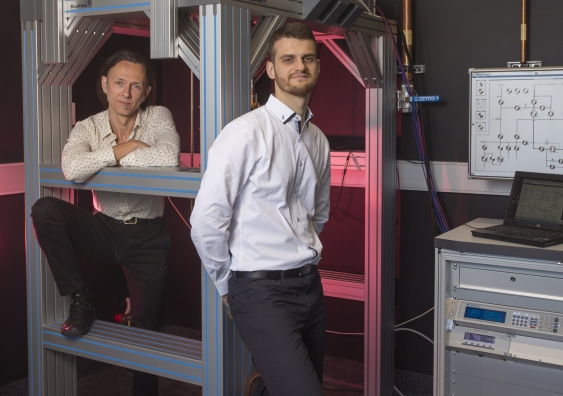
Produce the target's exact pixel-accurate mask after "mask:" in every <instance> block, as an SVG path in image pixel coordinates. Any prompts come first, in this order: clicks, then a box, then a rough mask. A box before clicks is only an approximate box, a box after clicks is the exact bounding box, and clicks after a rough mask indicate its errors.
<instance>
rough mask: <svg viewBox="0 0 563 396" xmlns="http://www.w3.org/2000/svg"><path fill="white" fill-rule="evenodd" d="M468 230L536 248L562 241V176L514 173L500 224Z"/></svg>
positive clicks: (474, 233) (485, 236)
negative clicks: (506, 207)
mask: <svg viewBox="0 0 563 396" xmlns="http://www.w3.org/2000/svg"><path fill="white" fill-rule="evenodd" d="M471 233H472V234H473V236H476V237H480V238H489V239H497V240H500V241H507V242H513V243H520V244H524V245H531V246H538V247H547V246H552V245H556V244H558V243H563V175H555V174H547V173H532V172H516V173H515V174H514V181H513V182H512V190H511V192H510V202H509V204H508V210H507V211H506V216H505V217H504V222H503V224H501V225H496V226H492V227H487V228H478V229H475V230H472V231H471Z"/></svg>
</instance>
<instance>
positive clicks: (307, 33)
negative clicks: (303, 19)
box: [268, 22, 317, 62]
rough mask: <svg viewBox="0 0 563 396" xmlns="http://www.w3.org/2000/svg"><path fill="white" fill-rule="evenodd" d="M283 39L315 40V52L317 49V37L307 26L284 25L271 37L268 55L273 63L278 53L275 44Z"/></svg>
mask: <svg viewBox="0 0 563 396" xmlns="http://www.w3.org/2000/svg"><path fill="white" fill-rule="evenodd" d="M282 38H294V39H298V40H313V42H314V43H315V52H316V48H317V42H316V40H315V36H314V35H313V32H312V31H311V29H309V28H308V27H307V26H305V25H303V24H302V23H298V22H293V23H288V24H286V25H283V26H282V27H280V28H279V29H278V30H276V31H275V32H274V34H272V37H270V42H269V44H268V54H269V56H270V61H271V62H273V61H274V58H275V56H276V52H275V51H274V44H275V43H276V42H277V41H278V40H281V39H282Z"/></svg>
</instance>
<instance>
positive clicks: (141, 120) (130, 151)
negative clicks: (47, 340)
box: [31, 51, 180, 395]
mask: <svg viewBox="0 0 563 396" xmlns="http://www.w3.org/2000/svg"><path fill="white" fill-rule="evenodd" d="M98 84H99V85H98V96H99V97H100V99H101V100H102V103H104V105H105V106H107V110H105V111H103V112H101V113H99V114H96V115H93V116H91V117H88V118H87V119H85V120H83V121H80V122H78V123H76V126H75V127H74V129H73V130H72V132H71V133H70V137H69V139H68V142H67V144H66V145H65V147H64V149H63V158H62V169H63V172H64V175H65V177H66V178H67V179H68V180H72V181H75V182H82V181H84V180H86V179H87V178H89V177H90V176H92V175H94V174H95V173H96V172H98V171H99V170H101V169H102V168H104V167H107V166H116V165H121V166H124V167H125V166H177V165H178V158H179V153H180V139H179V136H178V134H177V132H176V128H175V126H174V121H173V119H172V115H171V114H170V112H169V111H168V110H167V109H166V108H164V107H158V106H153V104H154V99H155V80H154V73H153V71H152V67H151V64H150V63H149V62H148V61H147V60H146V59H145V57H144V56H142V55H141V54H138V53H135V52H131V51H120V52H118V53H116V54H114V55H113V56H112V57H110V58H109V59H107V60H106V62H105V63H104V64H103V66H102V70H101V72H100V78H99V80H98ZM92 193H93V196H94V209H95V214H92V213H90V212H88V211H86V210H84V209H82V208H80V207H78V206H75V205H72V204H70V203H68V202H65V201H62V200H59V199H56V198H52V197H45V198H41V199H39V200H38V201H37V202H36V203H35V204H34V205H33V208H32V212H31V217H32V218H33V225H34V228H35V233H36V237H37V241H38V242H39V245H40V246H41V249H42V250H43V252H44V253H45V256H46V257H47V261H48V263H49V266H50V267H51V271H52V273H53V277H54V279H55V282H56V284H57V287H58V289H59V292H60V294H61V295H63V296H67V295H70V296H72V303H71V306H70V310H69V313H68V317H67V319H66V321H65V322H64V324H63V326H62V328H61V333H62V334H63V335H65V336H69V335H81V334H85V333H86V332H88V330H89V329H90V326H91V325H92V322H94V320H95V317H96V315H95V310H94V304H93V302H94V301H93V294H92V290H91V289H90V287H89V286H88V285H87V284H86V283H85V281H84V279H83V277H82V274H81V272H80V269H79V267H78V266H77V263H76V258H75V253H74V252H75V250H76V251H78V252H80V253H81V254H82V255H84V256H85V257H86V258H88V259H90V260H92V261H95V262H110V263H118V264H120V265H121V266H122V267H123V270H124V272H125V275H126V278H127V286H128V289H129V294H130V299H131V314H132V323H131V324H132V325H133V326H135V327H140V328H143V329H149V330H158V328H159V326H160V318H161V316H162V315H161V314H162V305H163V300H164V282H165V277H166V271H167V264H166V258H167V255H168V250H169V248H170V237H169V235H168V232H167V231H166V228H165V225H164V219H163V218H162V215H163V213H164V197H161V196H154V195H141V194H127V193H117V192H105V191H93V192H92ZM133 387H134V392H133V393H134V394H135V395H155V394H158V382H157V377H156V376H152V375H148V374H144V373H139V372H135V380H134V385H133Z"/></svg>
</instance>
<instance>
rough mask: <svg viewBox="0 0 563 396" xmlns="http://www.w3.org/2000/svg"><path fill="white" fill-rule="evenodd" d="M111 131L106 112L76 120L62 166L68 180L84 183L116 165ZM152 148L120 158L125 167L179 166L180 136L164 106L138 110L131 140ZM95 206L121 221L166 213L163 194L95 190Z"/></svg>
mask: <svg viewBox="0 0 563 396" xmlns="http://www.w3.org/2000/svg"><path fill="white" fill-rule="evenodd" d="M116 139H117V137H116V136H115V134H114V133H113V132H112V129H111V126H110V123H109V116H108V112H107V110H106V111H103V112H101V113H98V114H96V115H93V116H91V117H88V118H87V119H85V120H84V121H79V122H77V123H76V125H75V127H74V129H73V130H72V131H71V133H70V137H69V139H68V142H67V144H66V145H65V147H64V149H63V155H62V169H63V173H64V175H65V177H66V179H67V180H72V181H74V182H78V183H80V182H83V181H84V180H86V179H87V178H89V177H90V176H92V175H93V174H94V173H96V172H98V171H99V170H101V169H102V168H104V167H107V166H115V165H117V161H116V159H115V155H114V153H113V148H112V147H113V146H115V145H116V144H117V142H116ZM131 139H135V140H140V141H141V142H143V143H146V144H147V145H149V146H150V147H148V148H142V149H137V150H134V151H132V152H131V153H129V154H127V155H126V156H125V157H123V158H122V159H121V161H120V164H121V165H122V166H178V159H179V155H180V137H179V136H178V133H177V132H176V127H175V125H174V120H173V119H172V114H171V113H170V111H169V110H168V109H167V108H165V107H161V106H151V107H147V108H146V109H145V110H142V109H139V111H138V113H137V119H136V121H135V126H134V127H133V131H132V132H131V135H130V136H129V138H128V140H131ZM92 194H93V196H94V208H95V209H96V211H99V212H102V213H103V214H105V215H107V216H111V217H113V218H115V219H118V220H128V219H130V218H132V217H139V218H142V219H154V218H156V217H161V216H162V215H163V213H164V197H161V196H156V195H142V194H128V193H118V192H107V191H92Z"/></svg>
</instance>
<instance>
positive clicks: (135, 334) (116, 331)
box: [43, 320, 203, 385]
mask: <svg viewBox="0 0 563 396" xmlns="http://www.w3.org/2000/svg"><path fill="white" fill-rule="evenodd" d="M61 325H62V322H55V323H49V324H46V325H44V326H43V346H44V347H45V348H47V349H51V350H54V351H59V352H64V353H68V354H71V355H76V356H81V357H84V358H88V359H92V360H97V361H101V362H104V363H109V364H113V365H116V366H120V367H126V368H130V369H134V370H138V371H144V372H147V373H152V374H156V375H159V376H161V377H167V378H172V379H175V380H178V381H183V382H189V383H192V384H195V385H202V375H203V369H202V362H201V359H202V352H201V341H198V340H193V339H190V338H183V337H178V336H173V335H170V334H165V333H155V332H152V331H148V330H143V329H138V328H134V327H128V326H124V325H120V324H116V323H110V322H104V321H101V320H97V321H95V322H94V324H93V325H92V328H91V329H90V331H89V332H88V333H87V334H85V335H83V336H72V337H66V336H63V335H61V330H60V328H61Z"/></svg>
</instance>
